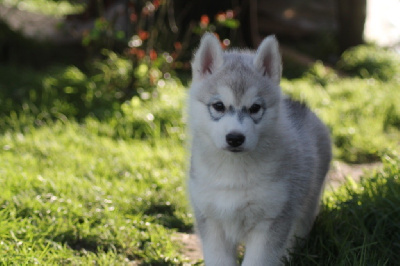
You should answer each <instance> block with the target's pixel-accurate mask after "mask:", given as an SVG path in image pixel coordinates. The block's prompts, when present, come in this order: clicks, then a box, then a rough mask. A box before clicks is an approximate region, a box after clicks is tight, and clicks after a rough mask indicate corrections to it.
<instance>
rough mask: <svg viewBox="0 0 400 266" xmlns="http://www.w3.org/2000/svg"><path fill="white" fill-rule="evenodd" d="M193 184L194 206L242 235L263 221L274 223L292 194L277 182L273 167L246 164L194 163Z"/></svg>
mask: <svg viewBox="0 0 400 266" xmlns="http://www.w3.org/2000/svg"><path fill="white" fill-rule="evenodd" d="M192 163H194V164H195V174H194V176H193V177H192V178H191V179H190V181H189V189H190V193H191V198H192V201H193V204H194V205H195V206H196V208H197V209H198V211H200V213H201V214H202V215H203V216H204V217H206V218H210V219H213V220H215V221H218V222H219V223H221V224H222V226H224V227H225V228H227V229H228V230H229V228H232V230H234V231H237V230H238V228H240V231H242V233H245V231H247V230H249V229H250V228H252V227H253V226H254V225H255V224H256V223H258V221H260V220H264V221H265V220H272V219H274V218H275V217H276V216H277V215H278V214H279V213H280V211H281V210H282V208H283V206H284V204H285V202H286V200H287V197H288V194H287V188H286V185H285V182H279V179H274V176H273V172H274V171H273V170H272V168H274V166H273V165H267V164H264V165H260V164H252V163H249V162H245V161H236V162H227V161H225V162H220V163H219V164H218V163H216V161H214V162H213V163H212V162H208V163H207V165H205V164H204V163H206V162H204V161H201V160H197V161H193V162H192Z"/></svg>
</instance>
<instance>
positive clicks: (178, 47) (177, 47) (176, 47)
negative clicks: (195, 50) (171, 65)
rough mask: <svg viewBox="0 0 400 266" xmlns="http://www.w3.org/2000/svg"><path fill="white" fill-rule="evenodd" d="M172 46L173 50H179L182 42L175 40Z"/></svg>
mask: <svg viewBox="0 0 400 266" xmlns="http://www.w3.org/2000/svg"><path fill="white" fill-rule="evenodd" d="M174 47H175V50H177V51H179V50H181V49H182V43H180V42H175V43H174Z"/></svg>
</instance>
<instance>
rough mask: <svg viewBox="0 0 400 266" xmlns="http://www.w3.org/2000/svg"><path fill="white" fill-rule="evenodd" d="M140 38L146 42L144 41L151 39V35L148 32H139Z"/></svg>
mask: <svg viewBox="0 0 400 266" xmlns="http://www.w3.org/2000/svg"><path fill="white" fill-rule="evenodd" d="M138 36H139V38H140V39H141V40H142V41H144V40H147V39H148V38H149V33H148V32H147V31H144V30H139V32H138Z"/></svg>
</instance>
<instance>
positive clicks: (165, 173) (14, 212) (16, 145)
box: [0, 121, 192, 264]
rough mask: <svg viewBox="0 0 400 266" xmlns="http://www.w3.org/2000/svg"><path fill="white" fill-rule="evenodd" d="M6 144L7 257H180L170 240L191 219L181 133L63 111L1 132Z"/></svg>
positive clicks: (1, 210) (1, 252)
mask: <svg viewBox="0 0 400 266" xmlns="http://www.w3.org/2000/svg"><path fill="white" fill-rule="evenodd" d="M93 126H94V125H93V122H92V125H91V127H93ZM0 147H1V151H0V158H1V162H2V163H1V167H0V175H1V179H0V182H1V186H2V193H1V197H0V216H1V219H0V223H1V225H0V228H1V229H0V239H1V242H0V261H1V262H2V263H6V264H8V263H11V262H14V263H17V264H18V263H28V264H30V263H39V264H43V263H55V264H58V263H73V264H79V263H83V264H89V263H92V262H96V263H99V264H109V263H111V262H113V263H128V262H129V261H141V262H144V263H149V264H157V263H161V264H163V263H172V264H174V263H175V262H181V261H182V256H181V255H180V254H179V253H178V250H179V249H178V247H179V244H178V243H173V242H171V240H170V235H171V233H172V232H173V231H176V230H181V231H187V230H190V228H191V226H192V221H191V217H190V215H189V214H188V212H187V201H186V196H185V185H184V178H185V169H186V166H185V165H186V159H185V152H184V146H183V145H182V142H181V141H179V140H177V141H176V140H167V139H164V140H162V139H160V140H158V141H157V142H149V141H140V140H139V141H138V140H131V141H124V140H115V139H112V138H109V137H104V136H99V135H98V134H96V133H93V132H92V131H91V130H90V129H88V127H87V126H85V125H79V124H77V123H74V122H69V121H68V122H65V123H64V122H61V121H58V122H55V123H52V124H50V125H46V126H42V127H40V128H31V129H30V130H29V131H27V132H24V133H22V132H8V133H5V134H3V135H2V136H1V138H0ZM172 151H173V152H172Z"/></svg>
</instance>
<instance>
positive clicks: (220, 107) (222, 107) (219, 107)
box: [211, 102, 225, 113]
mask: <svg viewBox="0 0 400 266" xmlns="http://www.w3.org/2000/svg"><path fill="white" fill-rule="evenodd" d="M211 106H212V107H213V108H214V110H215V111H217V112H220V113H222V112H225V105H224V104H223V103H222V102H216V103H213V104H212V105H211Z"/></svg>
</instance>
